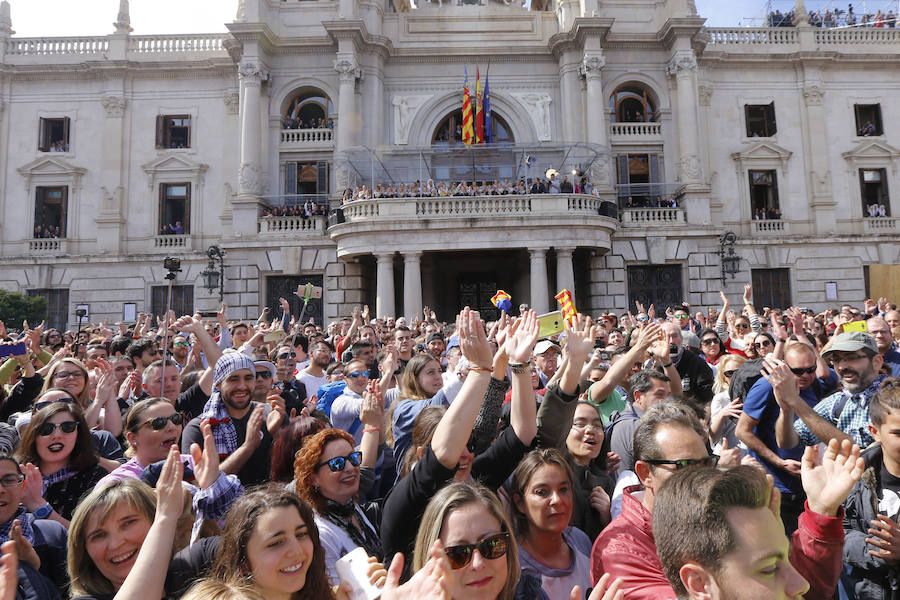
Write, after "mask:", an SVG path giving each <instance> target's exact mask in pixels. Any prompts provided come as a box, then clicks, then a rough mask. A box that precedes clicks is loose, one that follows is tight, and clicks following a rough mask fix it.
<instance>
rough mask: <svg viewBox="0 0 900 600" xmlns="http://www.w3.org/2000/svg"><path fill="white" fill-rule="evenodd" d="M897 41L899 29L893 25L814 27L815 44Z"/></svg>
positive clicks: (899, 39)
mask: <svg viewBox="0 0 900 600" xmlns="http://www.w3.org/2000/svg"><path fill="white" fill-rule="evenodd" d="M897 42H900V29H896V28H893V27H891V28H888V27H844V28H840V29H816V43H817V44H891V43H897Z"/></svg>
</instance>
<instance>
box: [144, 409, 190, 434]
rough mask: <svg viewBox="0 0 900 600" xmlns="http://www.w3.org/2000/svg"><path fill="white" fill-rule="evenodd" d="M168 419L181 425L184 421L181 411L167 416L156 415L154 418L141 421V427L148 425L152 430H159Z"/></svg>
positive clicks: (174, 423)
mask: <svg viewBox="0 0 900 600" xmlns="http://www.w3.org/2000/svg"><path fill="white" fill-rule="evenodd" d="M169 421H172V424H173V425H181V424H182V423H184V417H183V416H182V415H181V413H172V414H171V415H169V416H168V417H156V418H155V419H147V420H146V421H144V422H143V423H141V427H143V426H144V425H149V426H150V428H151V429H153V431H159V430H160V429H163V428H164V427H165V426H166V424H167V423H168V422H169Z"/></svg>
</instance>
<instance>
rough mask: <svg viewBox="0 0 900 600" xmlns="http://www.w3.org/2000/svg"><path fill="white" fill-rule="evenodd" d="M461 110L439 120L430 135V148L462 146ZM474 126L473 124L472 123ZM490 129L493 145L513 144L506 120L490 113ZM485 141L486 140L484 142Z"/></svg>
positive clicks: (492, 112) (510, 130) (513, 140)
mask: <svg viewBox="0 0 900 600" xmlns="http://www.w3.org/2000/svg"><path fill="white" fill-rule="evenodd" d="M462 123H463V120H462V109H458V110H455V111H453V112H452V113H450V114H449V115H447V116H445V117H444V118H443V119H441V121H440V123H438V126H437V127H435V128H434V132H432V134H431V145H432V146H440V145H444V146H454V145H460V146H461V145H462V143H463V142H462ZM473 126H474V123H473ZM491 129H492V133H493V142H492V143H494V144H513V143H515V141H516V140H515V137H514V136H513V133H512V129H511V128H510V126H509V124H508V123H507V122H506V119H504V118H503V117H501V116H500V115H498V114H497V113H496V111H493V110H492V111H491ZM485 141H487V140H485Z"/></svg>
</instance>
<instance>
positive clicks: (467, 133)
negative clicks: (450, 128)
mask: <svg viewBox="0 0 900 600" xmlns="http://www.w3.org/2000/svg"><path fill="white" fill-rule="evenodd" d="M465 73H466V83H465V84H464V85H463V106H462V120H463V128H462V138H463V144H465V145H466V146H471V145H472V142H473V141H474V139H473V138H474V137H475V133H474V131H473V127H472V98H471V96H470V95H469V70H468V69H465Z"/></svg>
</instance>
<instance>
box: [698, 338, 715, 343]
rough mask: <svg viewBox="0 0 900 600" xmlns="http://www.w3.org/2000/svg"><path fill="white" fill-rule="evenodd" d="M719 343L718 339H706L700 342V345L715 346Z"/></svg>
mask: <svg viewBox="0 0 900 600" xmlns="http://www.w3.org/2000/svg"><path fill="white" fill-rule="evenodd" d="M718 341H719V338H706V339H705V340H700V343H701V344H715V343H717V342H718Z"/></svg>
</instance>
